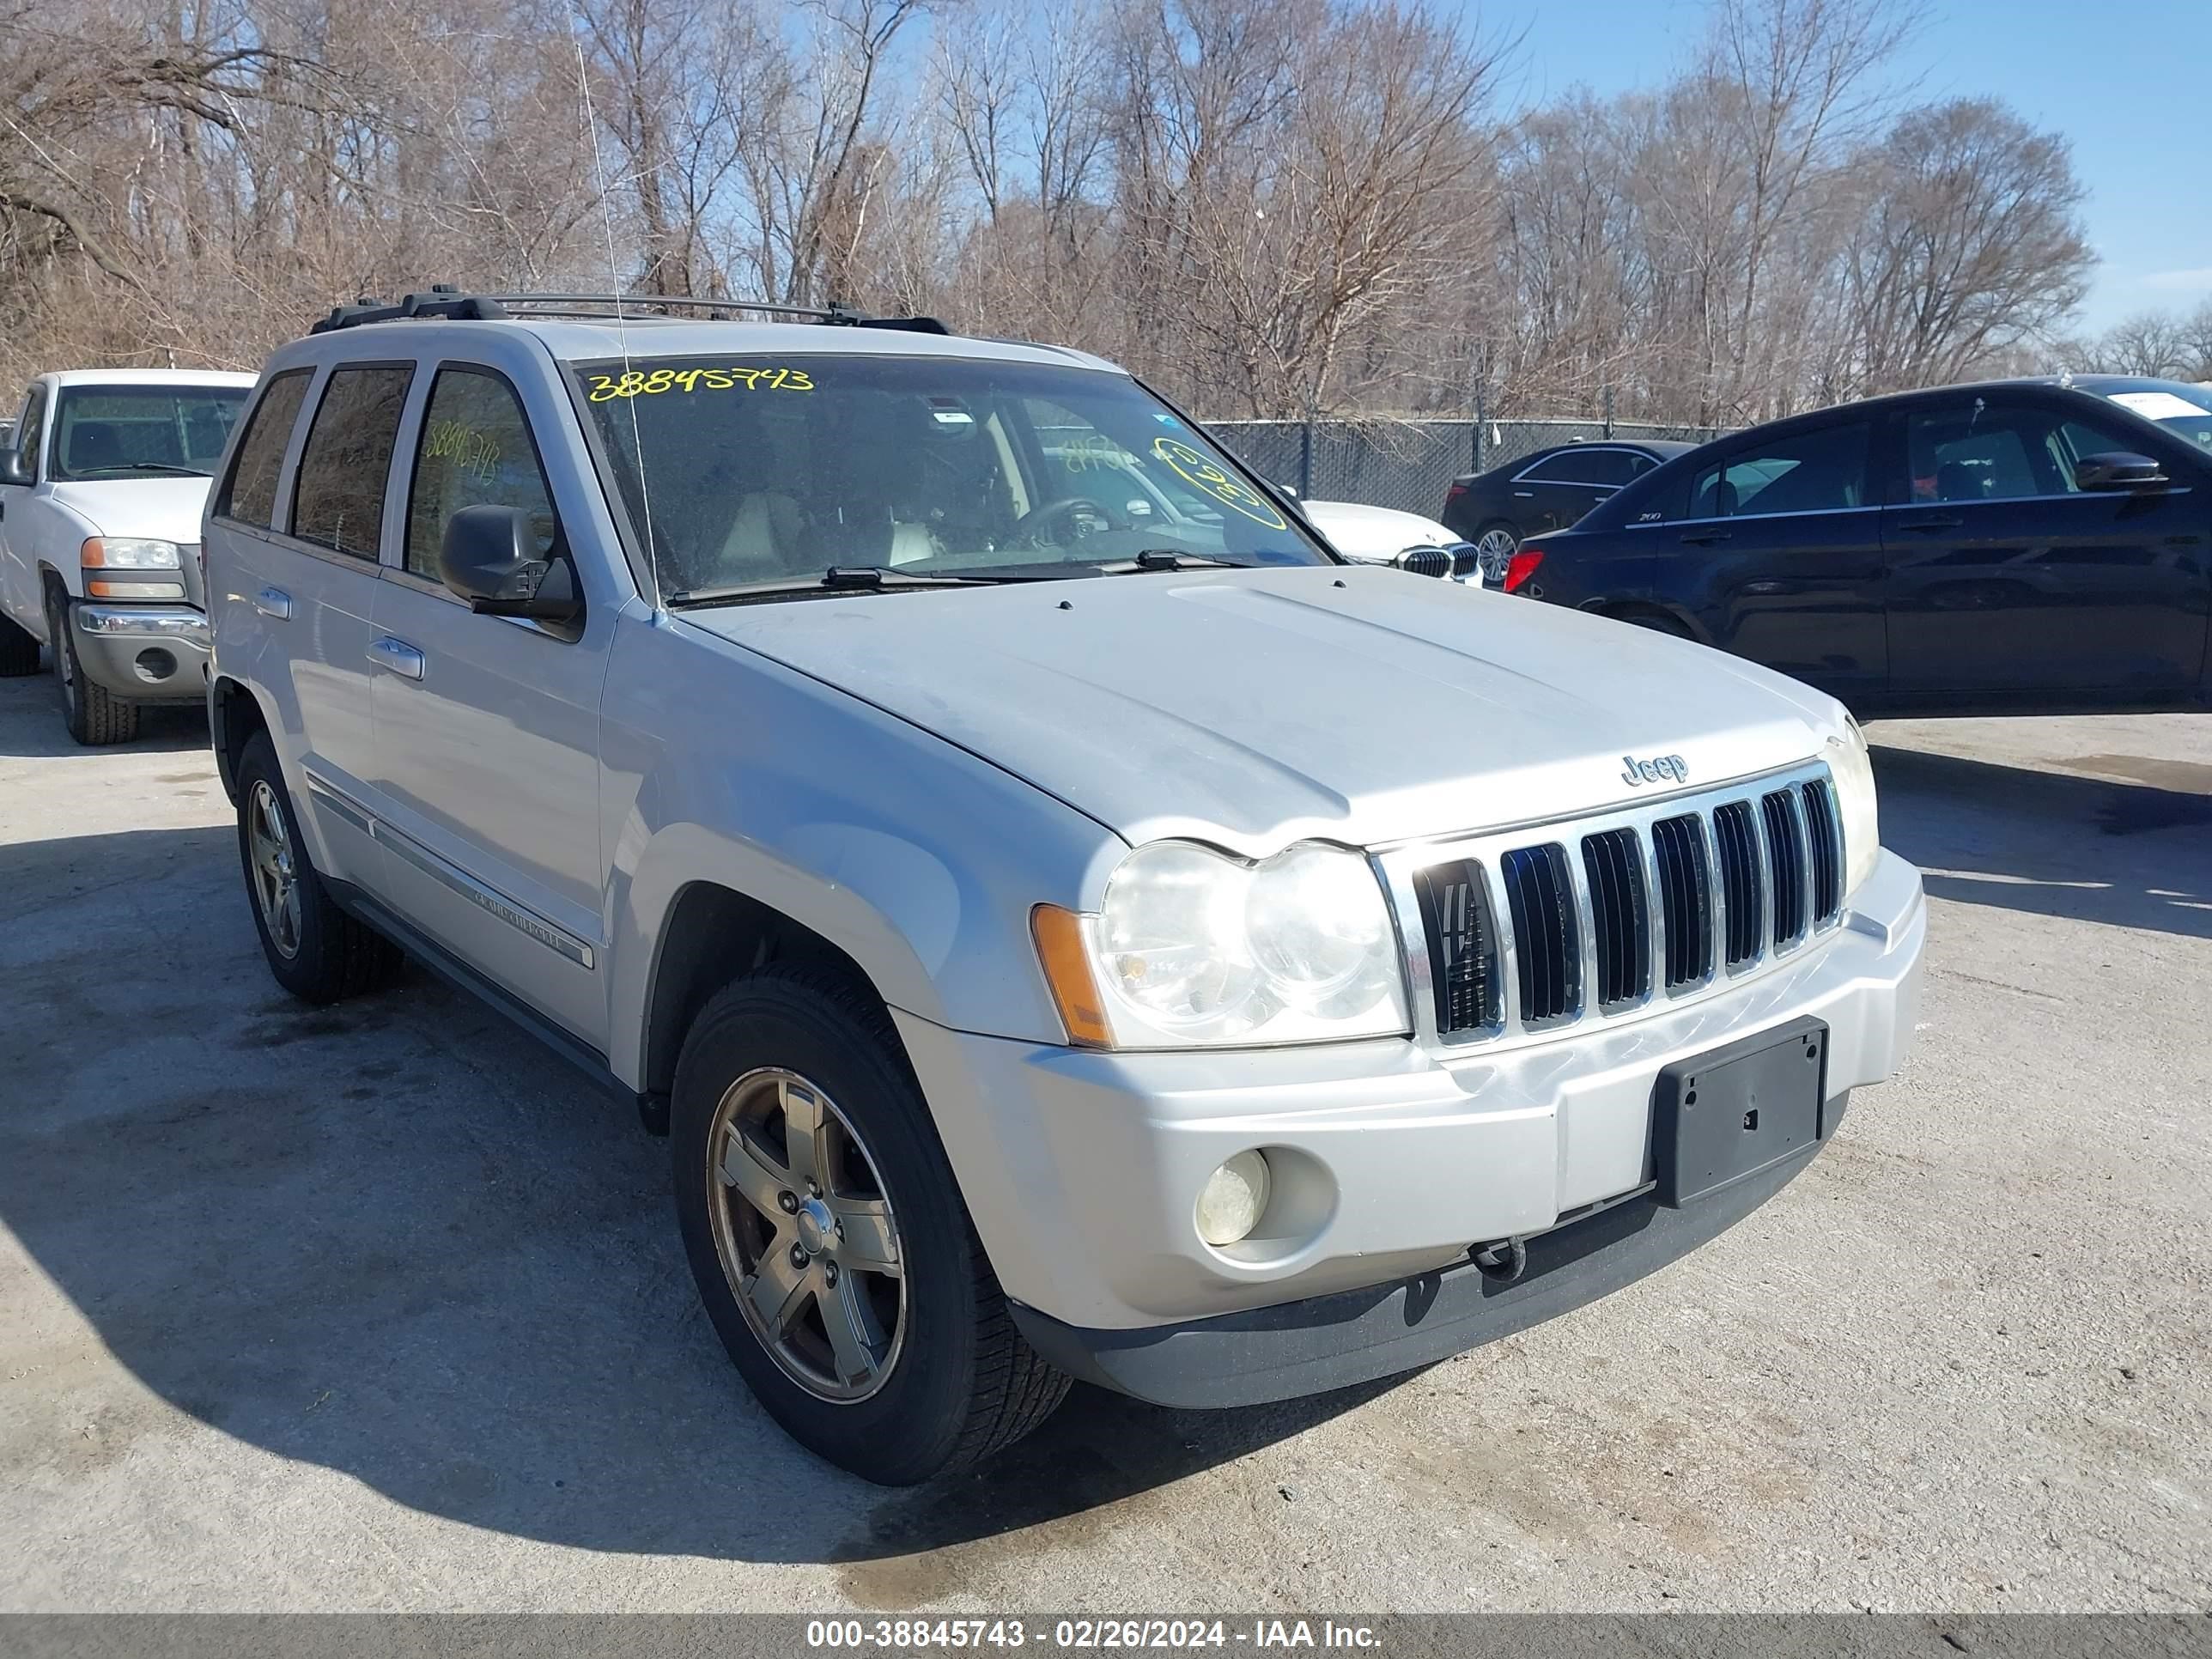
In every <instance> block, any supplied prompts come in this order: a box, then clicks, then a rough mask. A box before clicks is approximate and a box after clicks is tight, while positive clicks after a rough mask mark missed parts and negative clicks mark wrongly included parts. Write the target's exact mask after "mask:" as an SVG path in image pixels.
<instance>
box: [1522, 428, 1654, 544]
mask: <svg viewBox="0 0 2212 1659" xmlns="http://www.w3.org/2000/svg"><path fill="white" fill-rule="evenodd" d="M1649 470H1650V463H1649V461H1648V460H1647V459H1645V458H1644V456H1642V455H1639V454H1638V453H1636V452H1635V451H1633V450H1630V449H1623V448H1620V447H1618V446H1617V445H1613V444H1576V445H1574V446H1572V447H1569V448H1566V449H1561V450H1555V451H1553V453H1551V454H1549V455H1547V456H1545V457H1544V458H1543V459H1541V460H1539V461H1535V462H1534V463H1532V464H1531V465H1528V466H1526V467H1523V468H1522V470H1521V471H1519V472H1518V473H1516V474H1515V475H1514V478H1513V484H1512V496H1513V517H1514V521H1515V522H1516V523H1517V524H1518V525H1519V526H1521V533H1522V535H1524V536H1534V535H1537V534H1540V533H1541V532H1544V531H1547V530H1565V528H1566V527H1567V526H1570V525H1571V524H1574V523H1576V522H1577V520H1580V519H1581V518H1582V516H1583V514H1584V513H1587V512H1589V510H1590V509H1591V508H1592V507H1595V506H1596V505H1597V504H1598V503H1599V502H1600V501H1603V500H1605V499H1606V497H1607V496H1608V495H1612V494H1613V491H1614V490H1616V489H1620V487H1621V485H1623V484H1625V483H1627V482H1628V481H1629V480H1630V479H1631V478H1633V477H1637V476H1638V474H1640V473H1643V472H1644V471H1649Z"/></svg>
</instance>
